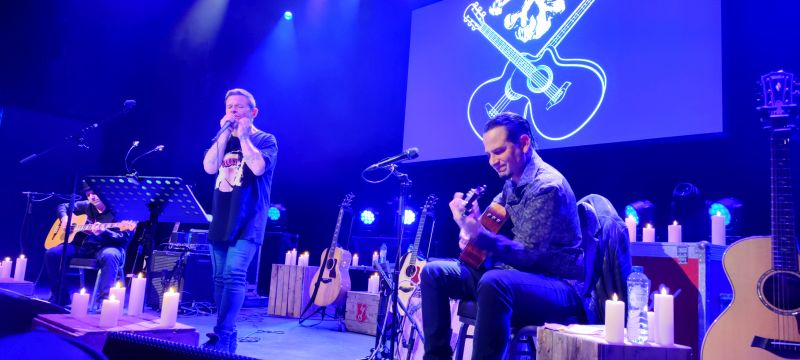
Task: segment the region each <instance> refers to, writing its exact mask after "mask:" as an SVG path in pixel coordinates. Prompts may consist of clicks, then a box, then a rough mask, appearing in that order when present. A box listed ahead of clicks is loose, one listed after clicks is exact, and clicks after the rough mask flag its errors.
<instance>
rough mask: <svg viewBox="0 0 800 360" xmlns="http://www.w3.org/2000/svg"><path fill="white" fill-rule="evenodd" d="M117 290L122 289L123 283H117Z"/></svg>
mask: <svg viewBox="0 0 800 360" xmlns="http://www.w3.org/2000/svg"><path fill="white" fill-rule="evenodd" d="M117 289H122V281H117Z"/></svg>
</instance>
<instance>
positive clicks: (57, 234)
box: [44, 215, 88, 250]
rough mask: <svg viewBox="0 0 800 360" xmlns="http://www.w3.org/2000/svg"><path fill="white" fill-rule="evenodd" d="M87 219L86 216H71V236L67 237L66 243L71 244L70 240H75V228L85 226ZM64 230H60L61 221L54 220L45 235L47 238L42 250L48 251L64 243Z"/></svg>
mask: <svg viewBox="0 0 800 360" xmlns="http://www.w3.org/2000/svg"><path fill="white" fill-rule="evenodd" d="M87 218H88V217H87V216H86V215H72V226H71V227H70V228H71V229H72V234H70V235H69V239H67V242H69V243H72V240H74V239H75V234H77V233H78V232H77V231H75V227H77V226H81V225H83V224H86V219H87ZM64 232H65V231H64V230H62V229H61V219H60V218H59V219H56V221H55V222H53V226H51V227H50V231H49V232H48V233H47V237H46V238H45V239H44V248H45V249H47V250H50V249H52V248H54V247H56V246H58V245H60V244H63V243H64Z"/></svg>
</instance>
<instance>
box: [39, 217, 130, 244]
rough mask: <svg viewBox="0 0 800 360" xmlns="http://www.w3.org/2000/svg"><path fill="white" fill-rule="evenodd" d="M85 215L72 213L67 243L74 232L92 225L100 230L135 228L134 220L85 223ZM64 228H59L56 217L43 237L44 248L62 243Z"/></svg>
mask: <svg viewBox="0 0 800 360" xmlns="http://www.w3.org/2000/svg"><path fill="white" fill-rule="evenodd" d="M86 220H87V216H86V215H72V226H71V230H70V234H69V238H68V239H67V242H68V243H72V240H75V234H77V233H79V232H81V231H86V230H91V229H92V227H94V226H97V227H99V228H100V230H107V229H119V230H120V231H131V230H136V222H135V221H130V220H126V221H121V222H114V223H98V224H96V225H95V224H87V223H86ZM65 232H66V231H65V229H62V228H61V219H60V218H59V219H56V221H55V222H54V223H53V226H51V227H50V231H49V232H48V233H47V237H46V238H45V239H44V248H45V249H48V250H49V249H51V248H53V247H56V246H58V245H60V244H63V243H64V233H65Z"/></svg>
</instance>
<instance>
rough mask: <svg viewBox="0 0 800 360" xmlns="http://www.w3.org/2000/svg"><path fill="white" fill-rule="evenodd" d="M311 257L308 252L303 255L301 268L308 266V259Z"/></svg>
mask: <svg viewBox="0 0 800 360" xmlns="http://www.w3.org/2000/svg"><path fill="white" fill-rule="evenodd" d="M309 257H311V254H309V253H308V251H306V252H304V253H303V266H308V258H309Z"/></svg>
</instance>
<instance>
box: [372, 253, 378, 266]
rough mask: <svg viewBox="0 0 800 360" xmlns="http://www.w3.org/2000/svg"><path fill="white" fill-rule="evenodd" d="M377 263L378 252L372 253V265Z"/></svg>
mask: <svg viewBox="0 0 800 360" xmlns="http://www.w3.org/2000/svg"><path fill="white" fill-rule="evenodd" d="M377 263H378V252H377V251H375V252H373V253H372V265H375V264H377Z"/></svg>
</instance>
